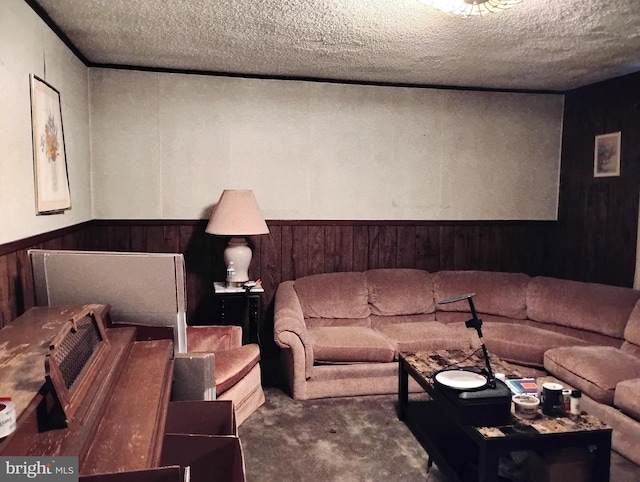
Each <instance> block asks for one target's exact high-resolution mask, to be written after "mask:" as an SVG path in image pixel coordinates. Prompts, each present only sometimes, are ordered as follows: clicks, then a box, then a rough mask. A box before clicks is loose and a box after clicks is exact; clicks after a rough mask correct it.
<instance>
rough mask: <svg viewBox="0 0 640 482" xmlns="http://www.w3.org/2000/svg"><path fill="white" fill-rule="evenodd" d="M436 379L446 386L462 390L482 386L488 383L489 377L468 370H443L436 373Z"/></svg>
mask: <svg viewBox="0 0 640 482" xmlns="http://www.w3.org/2000/svg"><path fill="white" fill-rule="evenodd" d="M435 379H436V381H437V382H438V383H440V384H441V385H444V386H445V387H449V388H457V389H462V390H464V389H467V390H468V389H472V388H480V387H483V386H484V385H486V384H487V377H485V376H484V375H480V374H479V373H474V372H469V371H466V370H443V371H441V372H439V373H437V374H436V376H435Z"/></svg>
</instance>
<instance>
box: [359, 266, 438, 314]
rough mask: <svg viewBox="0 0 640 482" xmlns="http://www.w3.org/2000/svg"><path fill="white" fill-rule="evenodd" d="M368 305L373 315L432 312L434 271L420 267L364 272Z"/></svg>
mask: <svg viewBox="0 0 640 482" xmlns="http://www.w3.org/2000/svg"><path fill="white" fill-rule="evenodd" d="M364 275H365V278H366V280H367V287H368V290H369V308H370V310H371V313H372V314H374V315H384V316H392V315H415V314H424V313H433V312H435V310H436V305H435V303H434V301H433V280H432V276H431V274H429V273H428V272H426V271H422V270H417V269H374V270H369V271H365V273H364Z"/></svg>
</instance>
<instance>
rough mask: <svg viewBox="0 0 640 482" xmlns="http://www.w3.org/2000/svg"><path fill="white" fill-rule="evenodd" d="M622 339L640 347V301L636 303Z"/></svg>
mask: <svg viewBox="0 0 640 482" xmlns="http://www.w3.org/2000/svg"><path fill="white" fill-rule="evenodd" d="M624 339H625V340H626V341H627V342H629V343H631V344H633V345H636V346H639V347H640V300H639V301H637V302H636V304H635V306H634V307H633V310H631V314H630V315H629V320H628V321H627V324H626V326H625V328H624Z"/></svg>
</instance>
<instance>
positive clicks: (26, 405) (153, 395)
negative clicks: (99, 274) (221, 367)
mask: <svg viewBox="0 0 640 482" xmlns="http://www.w3.org/2000/svg"><path fill="white" fill-rule="evenodd" d="M108 320H109V307H108V306H107V305H98V304H93V305H80V306H66V307H57V308H56V307H36V308H32V309H31V310H29V311H27V312H26V313H25V314H24V315H22V316H21V317H19V318H18V319H16V320H15V321H13V322H12V323H10V324H9V325H8V326H6V327H5V328H3V329H2V330H0V346H2V347H3V349H2V351H0V366H2V367H3V373H2V377H1V378H0V394H2V396H5V397H11V399H12V401H14V402H15V403H16V413H17V428H16V431H15V432H13V433H12V434H10V435H9V436H7V437H6V438H5V439H3V440H1V441H0V455H2V456H12V455H13V456H63V455H65V456H78V467H79V474H80V476H82V477H84V476H87V477H88V476H92V477H94V478H95V480H113V481H115V480H121V481H125V480H149V481H155V480H163V481H170V482H174V481H175V482H179V481H180V482H182V481H184V480H188V478H187V477H188V476H189V474H190V479H191V480H193V481H199V480H207V477H209V478H210V476H211V474H212V470H214V471H215V472H216V480H229V481H234V482H235V481H244V470H243V467H242V466H243V463H242V451H241V446H240V441H239V439H238V438H237V433H236V428H235V427H236V423H235V416H234V412H233V406H232V402H218V401H215V402H202V401H201V402H189V403H190V405H182V404H181V403H182V402H171V401H170V393H171V384H172V379H173V364H174V360H173V356H172V355H173V341H172V340H171V339H170V338H168V339H167V338H162V336H159V337H158V338H157V339H147V340H141V339H139V338H138V337H137V335H138V333H137V330H136V328H135V327H116V328H109V327H108ZM150 333H151V332H150V331H148V330H147V331H146V335H149V334H150ZM160 333H166V330H163V331H162V332H160ZM169 336H171V333H169ZM211 404H218V405H217V409H218V411H217V412H216V410H215V409H214V408H213V405H211ZM220 404H223V405H225V404H226V406H224V407H223V406H222V405H220ZM221 407H222V408H225V409H226V415H225V416H224V417H223V418H226V419H227V421H226V427H227V428H226V429H223V430H222V432H223V434H222V435H220V434H219V433H216V432H219V430H218V428H217V427H219V426H220V423H218V422H215V419H216V417H218V418H219V417H220V412H219V411H220V409H221ZM196 426H198V427H200V428H199V429H198V430H197V431H196V429H194V427H196ZM194 432H196V433H197V434H198V435H197V436H194V434H193V433H194ZM216 454H218V455H216ZM220 454H224V456H221V455H220ZM171 467H173V468H171ZM187 467H188V469H187ZM141 471H142V472H141ZM143 473H144V477H143V476H142V475H141V474H143ZM106 474H109V475H106ZM114 474H118V475H114ZM98 476H100V477H98ZM102 477H104V479H102ZM94 478H92V479H91V480H94Z"/></svg>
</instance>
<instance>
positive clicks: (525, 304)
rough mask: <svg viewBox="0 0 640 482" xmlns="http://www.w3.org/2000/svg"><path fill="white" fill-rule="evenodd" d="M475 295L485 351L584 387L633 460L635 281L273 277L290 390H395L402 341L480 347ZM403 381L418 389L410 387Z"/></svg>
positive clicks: (639, 356) (638, 438)
mask: <svg viewBox="0 0 640 482" xmlns="http://www.w3.org/2000/svg"><path fill="white" fill-rule="evenodd" d="M464 293H475V294H476V295H475V296H474V298H473V299H474V305H475V308H476V311H477V313H478V316H479V317H480V318H481V319H482V320H483V325H482V331H483V335H484V339H485V342H486V345H487V348H488V350H489V352H490V353H491V354H493V355H497V356H499V357H500V358H502V359H504V360H506V361H508V362H510V363H512V364H515V365H516V366H517V367H518V368H519V371H520V372H521V373H523V375H526V376H541V375H552V376H554V377H556V378H557V379H559V380H560V381H561V382H562V383H563V384H565V385H567V386H571V387H574V388H579V389H581V390H582V392H583V407H584V408H585V409H586V410H588V411H589V412H592V413H594V414H596V415H597V416H599V417H600V418H601V419H603V420H604V421H605V422H607V423H609V424H610V425H611V426H612V427H613V429H614V430H613V446H614V448H615V449H616V450H617V451H619V452H620V453H622V454H623V455H625V456H627V457H628V458H630V459H631V460H633V461H634V462H635V463H638V464H640V301H639V300H640V291H636V290H633V289H630V288H621V287H614V286H606V285H601V284H594V283H582V282H577V281H569V280H561V279H556V278H548V277H530V276H527V275H525V274H522V273H500V272H488V271H487V272H483V271H440V272H437V273H429V272H426V271H422V270H415V269H377V270H370V271H365V272H341V273H328V274H319V275H312V276H306V277H303V278H299V279H297V280H295V281H286V282H283V283H281V284H280V286H279V287H278V290H277V292H276V297H275V307H274V337H275V341H276V343H277V344H278V345H279V346H280V348H281V355H282V362H283V369H284V374H285V379H286V380H287V383H288V385H289V389H290V391H291V395H292V396H293V398H295V399H312V398H321V397H338V396H350V395H364V394H385V393H395V392H397V389H398V387H397V385H398V380H397V371H398V366H397V359H398V353H399V352H401V351H430V350H440V349H462V350H467V351H469V352H470V353H471V352H472V351H473V349H474V348H477V347H478V346H479V340H478V337H477V333H476V331H475V330H473V329H467V328H466V327H465V321H466V320H468V319H469V318H470V313H469V305H468V303H467V302H466V301H464V300H463V301H459V302H456V303H451V304H441V303H439V301H443V300H445V299H447V298H450V297H452V296H455V295H460V294H464ZM411 389H412V390H415V391H417V390H419V387H417V385H413V386H412V387H411Z"/></svg>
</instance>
